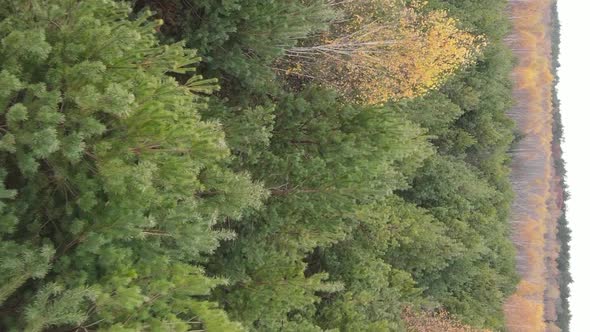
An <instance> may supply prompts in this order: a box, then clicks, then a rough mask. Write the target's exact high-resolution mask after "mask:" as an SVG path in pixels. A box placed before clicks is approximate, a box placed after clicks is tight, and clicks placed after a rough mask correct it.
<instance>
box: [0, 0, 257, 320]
mask: <svg viewBox="0 0 590 332" xmlns="http://www.w3.org/2000/svg"><path fill="white" fill-rule="evenodd" d="M129 13H130V8H129V7H128V6H127V5H126V4H123V3H118V2H112V1H98V0H96V1H84V2H83V3H78V2H75V1H69V0H60V1H51V2H47V1H41V0H39V1H30V2H26V3H23V2H20V1H10V2H9V5H8V6H6V7H4V8H3V10H2V21H1V22H0V26H1V27H2V28H3V31H4V32H3V33H2V34H1V35H0V38H1V42H2V45H3V48H2V50H1V53H2V60H1V62H0V72H1V73H2V74H1V75H0V78H1V79H2V84H1V86H2V92H1V93H0V95H1V97H2V98H1V100H0V101H1V103H2V105H1V106H2V112H3V114H4V116H2V117H1V118H0V119H1V121H2V123H1V128H2V151H1V152H0V160H1V164H2V165H3V166H4V170H3V171H2V174H1V175H2V178H3V183H4V186H5V187H3V188H2V205H1V206H0V208H1V209H2V210H1V213H2V223H1V225H2V230H1V232H0V234H1V236H2V249H3V257H2V259H1V261H2V279H3V286H2V288H1V289H0V294H1V299H2V301H4V304H3V308H2V310H7V311H13V312H17V313H18V314H19V315H20V318H19V319H18V320H12V319H10V318H9V317H6V321H5V322H4V323H3V324H6V325H4V326H5V328H13V329H20V328H23V329H25V330H30V331H40V330H43V329H44V328H48V327H50V326H51V327H55V326H70V327H75V326H80V327H82V326H84V324H93V326H94V327H98V328H103V327H104V328H111V329H112V330H141V329H150V330H161V329H166V330H170V329H172V330H175V331H185V330H189V329H194V328H209V327H210V326H211V329H213V327H214V326H217V327H218V328H219V329H224V330H226V331H228V330H241V327H240V325H239V324H237V323H231V322H229V320H228V318H227V316H226V315H225V314H224V313H222V312H220V311H219V310H218V309H216V308H215V305H214V304H212V303H210V302H208V301H206V300H203V298H204V297H206V296H207V295H208V294H209V292H210V289H211V288H213V287H215V286H218V285H220V284H223V283H224V281H223V280H220V279H216V278H211V277H208V276H205V272H204V271H203V269H202V268H200V267H199V266H198V265H197V264H198V263H199V262H203V260H204V257H205V255H207V254H209V253H211V252H213V250H214V249H215V248H216V247H217V246H218V243H219V241H220V240H222V239H227V238H230V237H231V236H233V234H231V233H230V232H228V231H226V230H223V229H220V228H214V225H215V224H216V223H217V221H218V220H220V219H222V218H226V217H232V218H235V219H237V218H239V217H240V215H241V213H242V210H243V209H244V208H246V207H251V208H255V207H257V206H259V204H260V200H261V199H262V197H264V196H265V191H264V190H263V189H262V188H261V187H260V186H258V185H254V184H252V182H251V181H250V177H249V175H247V174H246V173H244V172H241V173H235V172H233V171H231V170H230V168H229V166H230V159H229V158H228V157H229V150H228V148H227V146H226V144H225V141H224V135H223V132H222V130H221V127H220V126H219V124H217V123H215V122H211V121H203V120H201V119H200V115H199V113H198V112H199V110H202V109H203V107H204V106H203V104H204V101H205V100H204V98H203V97H201V96H199V95H195V94H194V93H195V92H210V91H211V90H212V89H213V88H214V87H213V86H212V85H211V81H207V80H201V79H200V78H199V77H196V78H192V79H188V80H187V81H186V83H185V84H184V85H182V84H179V83H178V82H176V80H174V79H173V78H171V77H170V76H168V75H167V74H168V73H178V74H184V75H187V73H188V72H190V71H192V70H194V68H191V66H194V64H195V63H196V62H197V61H198V60H199V59H198V58H197V57H196V56H195V52H194V51H192V50H189V49H185V48H184V47H183V45H182V44H179V43H177V44H172V45H159V43H158V40H157V38H156V37H155V35H154V31H155V28H156V27H157V24H156V23H153V22H151V21H149V20H148V19H147V17H148V16H149V13H144V14H140V15H137V17H136V18H135V19H133V20H130V19H129V18H128V15H129ZM236 187H239V193H238V192H237V191H236ZM211 191H215V192H218V193H219V194H218V195H216V197H215V198H211V197H208V196H206V195H201V193H203V192H211ZM54 248H55V249H54ZM25 282H26V284H25ZM24 285H26V287H24ZM57 285H59V286H57ZM31 290H33V291H34V293H36V295H34V294H33V293H31ZM35 290H36V291H35ZM89 295H92V296H90V297H88V296H89ZM84 298H88V300H84ZM89 308H92V309H91V310H88V309H89ZM83 313H86V314H83ZM3 317H5V316H4V315H3ZM17 317H18V315H17ZM93 322H96V323H93Z"/></svg>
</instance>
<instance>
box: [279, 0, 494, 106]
mask: <svg viewBox="0 0 590 332" xmlns="http://www.w3.org/2000/svg"><path fill="white" fill-rule="evenodd" d="M425 4H426V3H425V2H422V1H415V2H414V3H413V4H412V5H409V6H404V5H402V4H401V3H400V1H396V0H367V1H345V2H344V3H342V4H340V5H339V8H340V10H342V11H343V12H344V16H345V18H344V19H343V20H342V22H339V23H336V24H335V25H334V27H333V29H332V30H331V31H330V32H329V33H327V34H326V35H325V36H322V38H320V42H319V43H317V45H311V46H305V47H296V48H294V49H291V50H288V51H287V53H288V54H289V55H290V56H291V58H292V59H304V60H303V61H299V63H298V64H297V65H298V66H300V67H303V70H302V71H301V72H303V73H304V74H305V75H306V76H308V77H313V78H314V79H316V80H318V81H320V82H321V83H322V84H324V85H328V86H331V87H333V88H335V89H337V90H339V91H341V92H342V93H343V94H344V95H345V96H346V97H348V98H350V99H351V100H354V101H356V102H360V103H365V104H379V103H383V102H386V101H387V100H392V99H393V100H395V99H401V98H411V97H416V96H419V95H422V94H424V93H425V92H427V91H428V90H430V89H433V88H436V87H437V86H439V85H440V83H441V82H443V81H444V80H445V79H446V78H448V77H449V75H450V74H452V73H453V72H454V71H456V70H457V69H459V68H460V67H462V66H464V65H466V64H468V63H470V62H471V61H473V59H474V58H475V55H476V54H478V53H479V52H480V51H481V48H482V47H483V46H484V44H485V43H484V40H483V38H482V37H481V36H476V35H474V34H471V33H469V32H466V31H463V30H461V29H460V28H459V27H458V22H457V21H456V20H455V19H453V18H451V17H449V16H448V15H447V13H446V12H445V11H442V10H433V11H426V10H424V9H423V7H424V5H425ZM310 59H311V60H310ZM301 63H303V64H304V65H303V66H302V65H301Z"/></svg>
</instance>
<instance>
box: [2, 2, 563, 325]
mask: <svg viewBox="0 0 590 332" xmlns="http://www.w3.org/2000/svg"><path fill="white" fill-rule="evenodd" d="M2 4H3V6H1V7H0V26H2V29H0V31H1V32H0V42H1V45H2V46H1V48H0V53H1V56H0V105H1V108H0V179H2V182H0V238H1V242H0V249H1V251H0V252H1V254H0V330H3V331H4V330H6V331H65V330H74V331H195V330H204V331H310V332H311V331H404V330H408V331H427V330H428V329H431V330H432V329H439V328H444V329H447V330H448V331H486V330H502V329H503V328H505V320H504V312H503V308H502V305H503V303H504V301H505V300H506V298H507V297H508V296H509V295H511V294H513V293H514V292H515V290H516V285H517V282H518V280H519V278H518V275H517V271H516V259H515V249H514V247H513V245H512V243H511V239H510V224H509V219H510V207H511V204H512V200H513V192H512V190H511V185H510V178H509V175H510V160H511V159H510V154H509V151H510V149H511V147H512V145H513V143H514V140H515V137H516V134H517V129H516V127H515V124H514V122H513V121H512V120H511V119H510V118H509V117H508V115H507V111H508V110H509V109H510V108H511V107H512V106H513V103H512V92H511V91H512V83H511V79H510V73H511V70H512V69H513V64H514V58H513V55H512V53H511V52H510V50H509V49H508V47H507V46H506V45H505V43H504V38H505V37H506V35H507V34H508V32H509V30H510V23H509V21H508V17H507V16H506V15H505V9H506V3H505V1H486V0H460V1H451V2H449V1H443V0H431V1H429V2H426V1H408V2H406V1H396V0H370V1H367V2H366V3H363V5H362V6H361V5H359V4H358V3H357V2H355V1H332V0H272V1H269V0H198V1H197V0H170V1H161V0H137V1H114V0H85V1H75V0H31V1H20V0H4V1H3V2H2ZM560 234H562V236H566V235H565V234H566V233H560ZM561 262H562V264H564V263H563V258H562V260H561ZM447 330H445V331H447Z"/></svg>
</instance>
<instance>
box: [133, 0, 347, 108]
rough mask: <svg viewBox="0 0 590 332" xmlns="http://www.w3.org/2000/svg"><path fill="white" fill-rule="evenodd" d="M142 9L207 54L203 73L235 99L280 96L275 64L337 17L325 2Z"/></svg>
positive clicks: (241, 0) (223, 2)
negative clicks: (248, 95) (150, 11)
mask: <svg viewBox="0 0 590 332" xmlns="http://www.w3.org/2000/svg"><path fill="white" fill-rule="evenodd" d="M142 6H147V7H149V8H151V9H153V10H155V11H156V12H158V14H159V16H161V17H162V18H163V19H164V22H165V25H164V27H163V28H162V31H163V33H164V35H165V36H166V37H168V38H171V39H173V40H179V39H182V40H186V41H187V45H188V46H190V47H192V48H196V49H198V50H199V51H200V52H201V54H203V55H204V58H203V61H204V64H205V65H206V66H205V67H204V70H206V73H207V74H209V75H212V76H221V77H222V78H223V83H224V86H225V87H226V93H225V94H226V95H227V96H229V97H231V98H235V97H236V96H235V95H239V94H241V93H243V92H244V90H246V91H248V93H256V94H260V95H264V94H266V93H269V92H276V91H277V88H279V85H278V84H276V81H275V80H274V77H275V74H274V71H273V70H272V69H271V68H272V67H273V63H274V62H275V61H276V60H277V59H278V58H279V57H280V56H282V55H283V54H284V51H285V49H288V48H290V47H293V46H294V45H296V43H297V42H298V41H300V40H302V39H304V38H306V37H307V36H309V35H312V34H314V33H316V32H319V31H323V30H326V29H328V26H329V23H330V22H332V21H333V20H334V19H336V18H337V17H338V15H337V14H336V12H335V11H334V9H333V8H332V6H330V5H329V1H325V0H304V1H301V0H229V1H228V0H205V1H202V0H198V1H197V0H173V1H159V0H144V1H138V4H137V7H142ZM230 87H231V93H229V91H230Z"/></svg>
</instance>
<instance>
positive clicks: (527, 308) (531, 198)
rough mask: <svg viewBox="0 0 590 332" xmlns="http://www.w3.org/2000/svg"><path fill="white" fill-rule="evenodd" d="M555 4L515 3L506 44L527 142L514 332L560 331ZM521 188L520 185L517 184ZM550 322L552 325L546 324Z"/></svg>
mask: <svg viewBox="0 0 590 332" xmlns="http://www.w3.org/2000/svg"><path fill="white" fill-rule="evenodd" d="M553 1H554V0H530V1H511V5H510V10H511V17H512V19H513V25H514V32H513V34H512V35H511V36H510V37H508V38H507V39H506V40H507V42H508V43H509V44H510V46H511V47H512V49H513V50H514V52H515V54H516V55H517V56H518V58H519V62H518V63H519V64H518V66H517V67H516V68H515V70H514V83H515V84H514V95H515V99H516V101H517V105H516V107H515V110H513V111H512V112H511V113H510V114H511V116H513V118H514V119H515V121H516V122H517V123H518V126H519V129H520V130H521V131H522V132H523V133H524V134H525V138H524V139H523V140H522V141H521V142H520V143H519V146H518V147H517V149H515V153H514V157H513V158H514V159H513V163H514V165H515V166H514V167H513V183H514V189H515V192H516V199H515V204H514V208H513V220H515V222H514V227H513V240H514V243H515V245H516V247H517V262H518V271H519V273H520V275H521V277H522V281H521V283H520V284H519V286H518V288H517V291H516V293H515V294H514V295H513V296H511V297H510V298H509V299H508V300H507V301H506V303H505V305H504V312H505V317H506V325H507V328H508V330H509V331H514V332H521V331H522V332H529V331H557V330H558V329H557V330H556V326H555V325H554V324H552V323H551V322H552V321H554V320H555V318H556V315H555V313H556V311H555V308H556V303H557V302H556V301H557V299H558V298H559V288H558V287H557V286H556V285H557V280H558V279H557V277H558V273H559V271H558V269H557V264H556V263H555V258H556V257H557V255H558V253H559V246H558V242H557V240H556V228H557V218H558V217H559V214H560V213H561V209H560V203H558V200H557V199H556V197H557V195H556V193H557V192H559V191H560V188H559V184H558V182H559V181H558V179H557V180H556V174H555V169H554V166H553V165H554V160H555V159H554V157H553V155H552V154H553V150H554V149H553V146H552V143H553V131H552V129H553V128H552V127H553V107H552V99H551V98H552V93H551V91H552V84H553V80H554V77H553V75H552V68H551V31H550V29H551V26H550V9H551V5H552V2H553ZM517 184H518V185H517ZM546 322H549V323H547V324H546Z"/></svg>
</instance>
